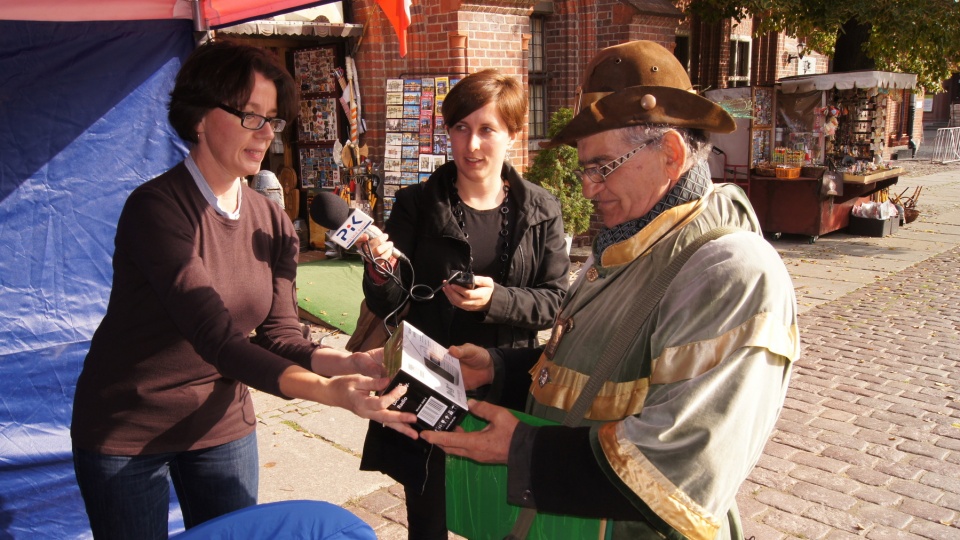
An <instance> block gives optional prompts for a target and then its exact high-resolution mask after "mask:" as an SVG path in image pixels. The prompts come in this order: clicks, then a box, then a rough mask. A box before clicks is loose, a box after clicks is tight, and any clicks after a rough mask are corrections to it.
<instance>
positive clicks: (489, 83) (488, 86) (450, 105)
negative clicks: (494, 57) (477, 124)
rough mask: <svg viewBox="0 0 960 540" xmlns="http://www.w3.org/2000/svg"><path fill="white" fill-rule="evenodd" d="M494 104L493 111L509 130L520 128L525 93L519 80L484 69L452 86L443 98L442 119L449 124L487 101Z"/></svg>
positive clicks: (459, 119) (520, 129) (525, 110)
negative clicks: (494, 109)
mask: <svg viewBox="0 0 960 540" xmlns="http://www.w3.org/2000/svg"><path fill="white" fill-rule="evenodd" d="M491 102H493V103H496V105H497V112H499V113H500V117H501V118H502V119H503V122H504V123H505V124H506V125H507V129H509V130H510V133H511V134H513V133H519V132H521V131H523V126H524V119H523V117H524V116H525V115H526V114H527V96H526V95H525V94H524V92H523V87H522V86H521V85H520V82H519V81H517V79H515V78H514V77H510V76H508V75H504V74H502V73H500V72H499V71H497V70H495V69H485V70H483V71H478V72H476V73H473V74H471V75H467V76H466V77H464V78H463V79H461V80H460V82H458V83H457V84H455V85H453V88H451V89H450V92H449V93H448V94H447V97H446V99H444V100H443V107H442V109H441V110H442V113H443V122H444V124H445V125H446V126H447V128H448V129H449V128H451V127H453V126H454V125H455V124H456V123H457V122H459V121H461V120H463V119H464V118H466V117H467V116H469V115H470V114H472V113H473V112H474V111H476V110H477V109H479V108H481V107H483V106H484V105H486V104H487V103H491Z"/></svg>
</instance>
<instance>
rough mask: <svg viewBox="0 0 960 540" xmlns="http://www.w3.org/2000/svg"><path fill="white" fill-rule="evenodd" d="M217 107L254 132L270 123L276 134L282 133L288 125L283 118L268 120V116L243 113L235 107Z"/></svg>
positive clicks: (220, 105) (221, 105) (222, 105)
mask: <svg viewBox="0 0 960 540" xmlns="http://www.w3.org/2000/svg"><path fill="white" fill-rule="evenodd" d="M217 107H219V108H221V109H223V110H225V111H227V112H228V113H230V114H232V115H234V116H236V117H237V118H239V119H240V125H241V126H243V127H245V128H247V129H252V130H254V131H256V130H258V129H260V128H262V127H263V125H264V124H266V123H269V124H270V129H272V130H273V132H274V133H280V132H281V131H283V128H284V127H286V125H287V121H286V120H284V119H283V118H267V117H266V116H263V115H259V114H256V113H249V112H242V111H238V110H236V109H234V108H233V107H228V106H226V105H224V104H223V103H221V104H219V105H217Z"/></svg>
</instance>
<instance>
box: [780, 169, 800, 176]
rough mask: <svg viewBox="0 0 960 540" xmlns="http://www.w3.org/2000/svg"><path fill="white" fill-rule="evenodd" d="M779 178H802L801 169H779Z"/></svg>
mask: <svg viewBox="0 0 960 540" xmlns="http://www.w3.org/2000/svg"><path fill="white" fill-rule="evenodd" d="M777 178H781V179H791V178H800V167H777Z"/></svg>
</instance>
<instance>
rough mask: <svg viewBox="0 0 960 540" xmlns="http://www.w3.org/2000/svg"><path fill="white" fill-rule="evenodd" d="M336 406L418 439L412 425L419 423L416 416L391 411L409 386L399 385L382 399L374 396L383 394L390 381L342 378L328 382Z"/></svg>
mask: <svg viewBox="0 0 960 540" xmlns="http://www.w3.org/2000/svg"><path fill="white" fill-rule="evenodd" d="M326 384H327V388H328V389H329V391H330V393H331V397H332V398H333V399H334V400H335V401H334V403H333V404H334V405H336V406H338V407H342V408H344V409H347V410H348V411H351V412H353V413H354V414H356V415H357V416H359V417H361V418H367V419H369V420H373V421H375V422H380V423H381V424H383V425H384V426H387V427H389V428H391V429H394V430H396V431H399V432H400V433H403V434H404V435H406V436H408V437H410V438H411V439H416V438H417V437H418V435H417V431H416V430H415V429H413V428H412V427H411V426H410V424H415V423H416V422H417V415H415V414H413V413H408V412H399V411H394V410H389V409H387V407H389V406H390V405H392V404H393V403H394V402H396V401H397V400H398V399H400V398H401V397H402V396H403V395H404V394H406V393H407V386H406V385H398V386H397V387H396V388H394V389H393V390H391V391H390V392H389V393H387V394H384V395H382V396H377V395H373V394H371V392H377V391H380V390H383V389H384V388H386V387H387V385H388V384H390V379H387V378H382V379H374V378H370V377H364V376H361V375H343V376H340V377H333V378H331V379H327V380H326Z"/></svg>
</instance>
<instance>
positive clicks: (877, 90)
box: [707, 71, 916, 242]
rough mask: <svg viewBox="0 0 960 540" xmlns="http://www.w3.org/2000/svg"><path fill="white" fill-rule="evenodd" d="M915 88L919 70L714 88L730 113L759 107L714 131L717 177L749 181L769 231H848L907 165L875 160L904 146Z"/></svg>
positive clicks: (813, 233)
mask: <svg viewBox="0 0 960 540" xmlns="http://www.w3.org/2000/svg"><path fill="white" fill-rule="evenodd" d="M915 85H916V75H910V74H903V73H889V72H879V71H864V72H853V73H828V74H821V75H804V76H798V77H787V78H784V79H781V80H780V81H779V82H778V83H777V84H776V85H775V86H765V87H763V86H758V87H749V88H733V89H725V90H717V91H713V92H708V93H707V97H709V98H710V99H713V100H714V101H717V102H718V103H720V104H721V105H724V106H725V108H727V109H728V110H730V108H731V106H732V108H737V107H740V108H743V104H744V103H748V104H750V105H751V106H752V108H753V111H752V114H750V115H748V116H749V118H737V124H738V126H737V131H735V132H734V133H732V134H730V135H719V136H717V135H712V136H711V142H713V143H714V145H715V146H717V147H718V148H719V149H720V151H718V152H715V154H714V155H713V156H711V159H710V162H711V163H710V164H711V172H712V175H713V177H714V180H715V181H717V182H735V183H737V184H739V185H741V186H742V187H744V190H745V191H746V192H747V195H748V196H749V198H750V202H751V203H752V204H753V206H754V209H755V210H756V213H757V217H758V218H759V220H760V225H761V227H762V228H763V230H764V232H765V233H767V234H771V235H774V236H779V235H780V234H798V235H804V236H807V237H808V238H809V240H810V242H815V241H816V240H817V239H818V238H819V237H820V236H821V235H823V234H827V233H830V232H834V231H837V230H841V229H844V228H846V227H847V226H848V225H849V223H850V213H851V210H852V208H853V207H854V205H856V204H857V202H859V201H865V200H869V198H870V197H871V196H872V195H874V194H876V193H877V192H879V191H881V190H883V189H885V188H888V187H890V186H892V185H894V184H896V183H897V180H898V178H899V176H900V174H902V172H903V170H902V169H900V168H898V167H889V166H883V167H877V166H876V165H875V162H877V161H880V159H879V158H881V157H882V158H884V159H889V157H890V155H891V153H893V152H895V147H897V146H900V145H901V143H902V144H903V145H905V144H906V141H902V140H901V139H902V138H901V136H900V132H901V131H902V129H905V128H904V126H903V125H904V124H912V122H913V117H912V114H911V115H910V117H909V120H908V119H907V118H906V114H905V113H906V112H911V113H912V111H907V109H906V108H905V107H906V106H907V105H906V104H908V103H910V99H909V98H910V97H911V95H912V89H913V88H914V86H915ZM898 122H899V123H898ZM891 126H893V127H891ZM898 128H900V129H898ZM888 131H889V133H888ZM894 133H896V136H893V134H894ZM894 163H895V162H894ZM743 165H746V167H744V166H743ZM844 171H846V172H844ZM781 173H782V174H781Z"/></svg>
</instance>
